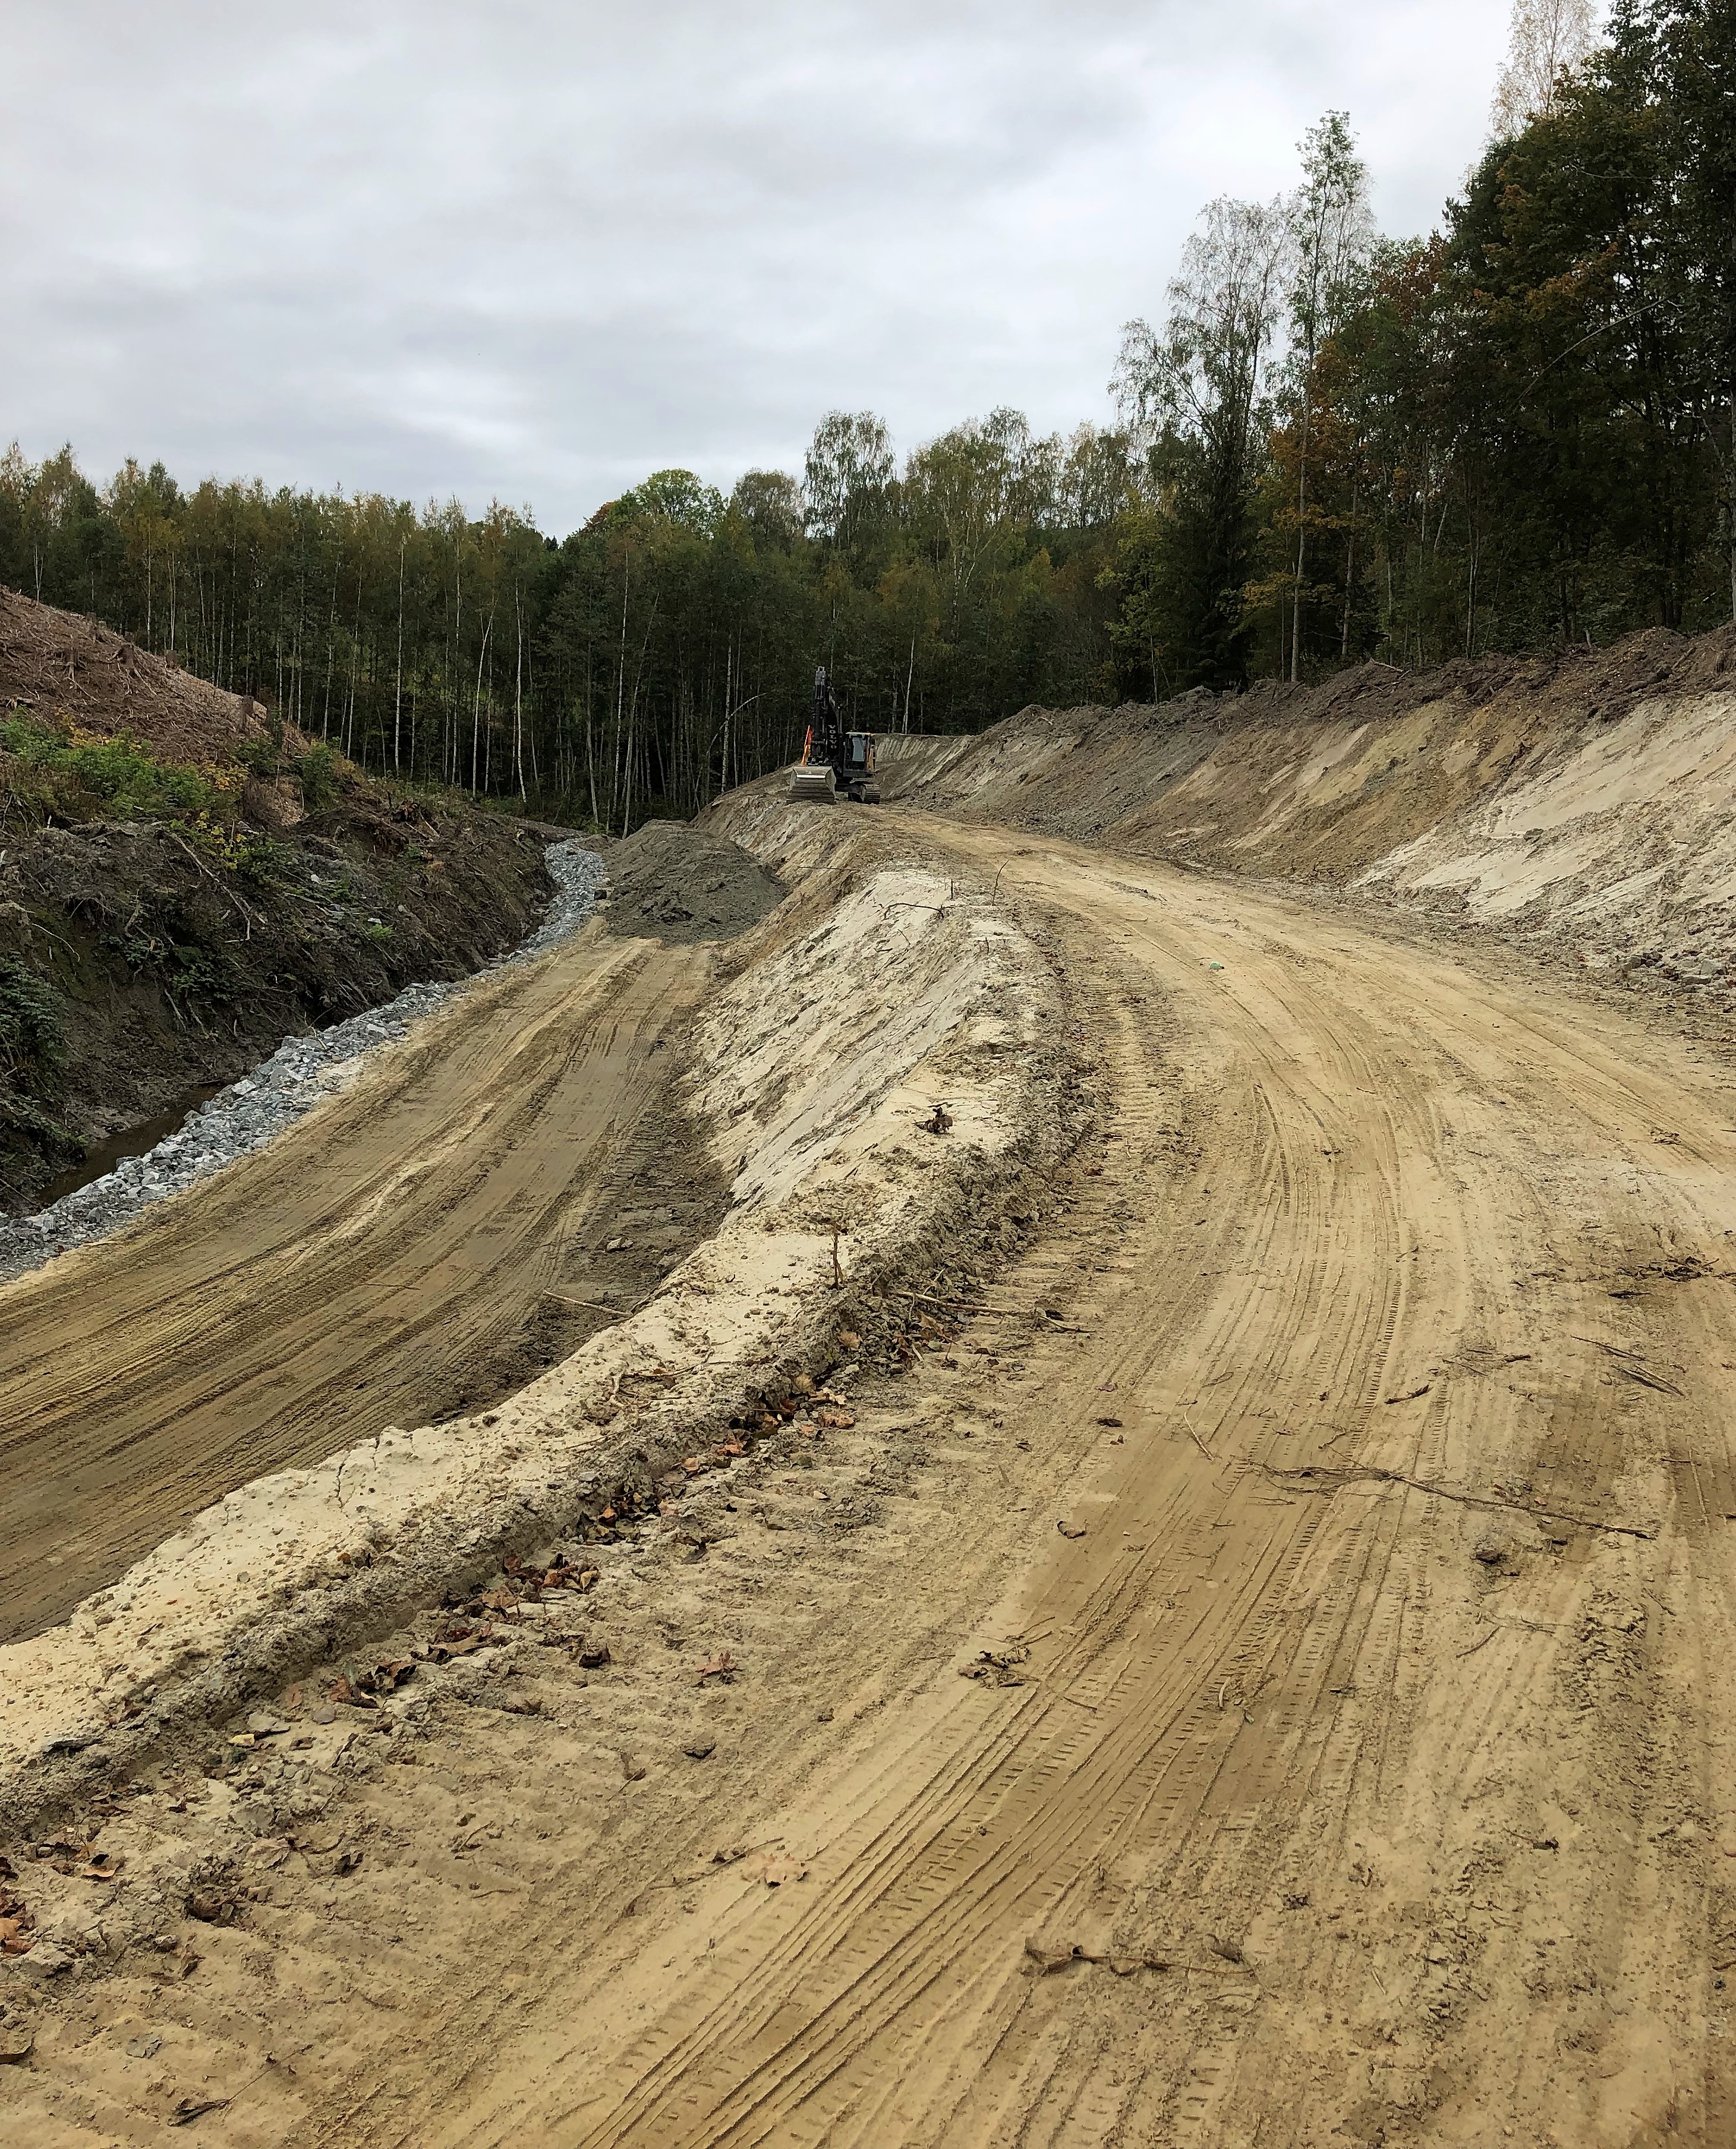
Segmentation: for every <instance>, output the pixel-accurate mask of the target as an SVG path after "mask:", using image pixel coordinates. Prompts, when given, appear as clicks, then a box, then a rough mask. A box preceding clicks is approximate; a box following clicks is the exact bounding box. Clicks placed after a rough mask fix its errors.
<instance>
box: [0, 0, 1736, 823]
mask: <svg viewBox="0 0 1736 2149" xmlns="http://www.w3.org/2000/svg"><path fill="white" fill-rule="evenodd" d="M1110 388H1111V393H1112V395H1113V398H1114V400H1115V408H1116V412H1117V417H1118V421H1119V422H1118V423H1116V424H1115V425H1110V426H1094V425H1081V426H1079V428H1078V429H1077V430H1075V431H1074V433H1072V434H1071V435H1069V436H1066V437H1062V436H1059V435H1047V436H1044V435H1039V434H1037V433H1036V432H1034V430H1033V429H1032V427H1031V426H1030V425H1029V423H1028V422H1027V420H1025V419H1024V417H1023V416H1021V415H1019V413H1018V412H1016V411H1012V410H996V411H994V412H992V413H991V414H990V415H989V416H988V417H987V418H984V419H981V420H971V421H969V422H967V423H965V424H962V425H957V426H955V427H954V428H953V429H952V430H949V431H948V432H946V433H944V434H943V435H941V436H940V437H939V438H938V439H937V440H932V441H929V442H928V443H927V444H925V445H922V446H920V447H918V448H917V449H915V450H913V451H912V452H911V453H909V454H908V455H906V456H905V457H904V458H903V460H902V461H900V460H899V458H898V455H896V454H895V452H894V450H893V444H892V442H891V440H890V439H889V437H888V431H887V428H886V426H885V425H884V424H883V421H882V420H880V419H878V417H876V416H875V415H873V414H872V413H866V412H858V413H844V412H833V413H831V414H830V415H828V416H827V417H826V418H825V419H823V420H822V422H821V423H820V425H818V428H817V430H816V431H815V434H814V435H813V441H812V443H811V445H810V446H809V448H808V452H807V455H806V457H805V459H804V462H803V469H802V471H801V472H800V473H799V474H796V473H793V472H784V471H749V472H748V473H747V474H746V475H745V476H743V477H742V479H741V480H740V481H739V482H738V483H737V485H736V486H735V487H734V488H733V490H732V491H731V492H730V493H729V494H728V495H727V496H725V495H723V494H722V493H720V492H718V491H716V490H714V489H712V487H710V486H706V485H704V484H702V482H701V481H699V480H698V479H697V478H696V477H695V476H692V473H690V472H687V471H677V470H671V471H660V472H657V473H656V474H655V475H653V476H650V477H648V478H647V480H646V481H644V482H643V483H642V484H641V485H640V486H637V487H635V488H634V489H633V490H632V491H630V492H628V493H626V494H625V495H624V496H622V497H621V499H619V500H616V501H611V502H610V503H609V504H608V505H607V506H606V507H604V508H602V509H601V510H599V511H598V512H597V513H596V515H595V516H592V517H591V520H590V521H589V522H587V523H586V526H584V528H583V529H581V530H579V531H575V532H573V533H572V534H571V535H570V536H567V537H566V538H565V539H564V540H562V541H556V539H555V538H553V537H551V536H545V535H544V534H543V533H542V532H541V531H539V530H538V529H537V528H536V524H535V521H534V520H533V518H532V516H531V514H530V513H529V511H514V510H511V509H508V508H505V507H502V506H500V505H499V504H498V503H496V504H495V505H493V506H491V507H490V509H489V511H487V513H486V515H483V516H481V517H480V518H479V517H476V516H472V515H470V514H468V513H467V512H466V511H465V510H464V509H463V508H462V507H461V506H460V505H459V503H457V502H455V501H452V502H448V503H447V504H446V505H445V506H440V505H438V504H436V503H430V504H429V505H428V506H425V507H424V508H421V509H420V510H419V509H417V508H415V507H414V506H411V505H410V503H408V502H405V501H394V500H390V499H386V498H383V497H380V496H370V495H363V496H346V495H345V494H342V493H337V494H324V495H321V494H315V493H312V492H304V491H294V490H292V489H288V488H284V489H279V490H277V491H270V490H268V489H267V488H266V487H265V486H263V485H261V484H259V483H257V482H254V483H251V484H249V483H240V482H231V483H220V482H219V481H215V480H207V481H204V483H202V484H200V485H199V486H196V487H194V488H193V489H192V490H190V491H189V490H184V489H183V488H182V487H181V486H179V485H178V484H177V483H176V481H174V478H173V477H171V476H170V475H169V472H168V471H165V470H164V467H163V466H161V465H160V464H154V465H153V466H150V467H149V468H148V469H146V468H141V467H140V466H138V465H137V464H136V463H132V462H129V463H128V464H127V465H126V466H125V467H124V468H123V470H122V471H120V472H119V473H118V475H117V476H115V477H114V478H113V480H111V481H109V482H108V484H106V485H104V486H97V485H95V484H93V483H92V482H91V481H89V480H88V478H86V477H85V476H83V473H82V472H81V471H80V470H79V468H78V464H77V462H76V460H75V458H74V457H73V454H72V451H71V450H70V449H67V450H62V451H61V453H60V454H59V455H54V456H51V457H49V458H48V459H47V460H44V461H43V462H42V463H40V464H36V465H33V464H31V463H29V462H28V461H27V460H26V459H25V458H24V457H23V455H20V453H19V452H18V450H17V448H16V447H14V448H13V450H12V451H11V453H10V454H9V455H8V456H7V457H5V458H4V460H0V579H3V580H5V581H8V582H11V583H12V584H13V585H14V586H17V587H18V588H20V589H23V590H24V591H27V592H28V593H29V594H31V595H33V596H39V597H42V598H43V599H44V600H46V601H49V602H53V603H55V604H58V605H62V606H68V607H69V608H73V609H76V610H80V611H89V612H92V613H93V614H95V615H97V616H98V617H101V618H103V619H104V620H105V621H107V622H108V623H109V624H111V625H113V626H114V627H118V628H119V629H121V630H122V631H123V632H127V633H128V634H131V635H133V636H134V637H136V638H137V639H138V640H139V641H140V642H143V643H144V644H145V645H146V646H147V647H151V648H153V649H156V650H159V651H160V652H164V653H166V654H170V655H172V656H173V657H174V659H175V661H177V662H179V663H182V664H184V665H186V666H187V667H189V668H191V669H193V670H194V671H196V672H199V674H201V675H202V676H203V677H208V678H209V679H212V680H214V681H215V682H217V683H218V684H219V685H221V686H224V687H231V688H233V689H234V690H236V691H238V692H249V693H252V694H254V695H255V696H257V697H259V698H261V699H262V700H264V702H267V703H268V704H269V707H271V708H272V709H273V710H274V712H277V713H278V714H279V715H280V716H281V717H284V719H286V720H289V721H291V722H294V723H295V724H296V725H297V726H299V728H300V729H301V730H302V731H303V732H305V733H308V734H309V735H310V736H312V737H316V738H320V739H322V740H325V741H328V742H331V743H333V744H334V745H335V746H336V747H339V748H340V749H341V750H342V751H343V752H345V754H347V755H349V756H350V757H351V758H353V759H355V760H356V761H358V762H361V763H362V764H363V765H364V766H365V767H368V768H369V769H370V770H373V771H375V772H376V773H384V774H389V775H395V776H398V777H400V778H404V779H405V780H413V781H418V782H439V783H447V784H452V785H457V786H460V787H462V788H465V789H467V790H469V791H470V792H472V793H476V794H478V795H488V796H493V797H496V798H501V799H503V800H517V801H520V802H521V803H528V804H531V805H534V806H536V807H537V808H540V810H542V811H544V812H546V813H555V814H558V815H561V816H562V817H563V818H580V819H585V820H590V821H592V822H595V823H596V824H597V825H599V826H602V827H606V828H611V829H615V830H617V831H619V830H622V829H625V828H628V827H631V826H632V825H634V824H636V823H637V822H638V821H640V820H642V819H643V818H646V817H647V815H650V814H655V813H691V812H692V811H693V810H695V809H696V808H697V807H698V806H700V805H702V803H705V801H706V800H707V798H712V797H713V796H715V795H716V794H717V792H718V791H719V790H720V789H722V788H726V787H727V786H728V785H730V784H732V783H737V782H739V781H741V780H742V779H744V778H749V777H752V776H754V775H757V774H759V773H762V772H763V771H765V770H766V769H767V768H770V767H775V766H777V764H778V763H779V762H783V761H786V760H787V759H788V758H790V757H792V755H793V753H794V752H797V751H798V749H799V747H800V742H801V737H802V732H803V725H804V723H805V721H806V716H807V708H808V688H809V682H810V681H811V679H812V676H813V667H814V666H815V665H816V664H817V663H824V664H826V665H827V666H828V668H829V669H830V670H831V671H832V672H833V676H834V678H835V679H836V681H837V682H838V687H839V690H840V694H841V698H842V699H843V704H844V707H845V708H846V710H847V712H848V714H849V716H850V718H851V720H852V721H853V722H856V723H858V724H860V725H863V726H865V727H870V728H873V729H877V730H880V731H894V730H902V729H913V730H924V729H929V730H934V729H946V730H969V729H974V728H978V727H980V726H982V725H983V724H984V723H987V722H992V721H994V719H995V718H997V717H1002V716H1004V715H1007V714H1009V713H1010V712H1012V711H1013V710H1014V709H1016V708H1018V707H1020V706H1022V705H1023V704H1024V703H1026V702H1033V701H1035V702H1047V703H1050V704H1059V705H1064V704H1067V703H1070V702H1080V701H1085V700H1107V701H1113V700H1115V699H1119V698H1121V697H1128V696H1131V697H1138V698H1141V699H1144V698H1153V699H1160V698H1164V697H1167V696H1169V695H1172V694H1174V693H1176V692H1180V691H1183V690H1184V689H1185V688H1188V687H1195V686H1200V685H1204V686H1209V687H1215V688H1220V689H1234V688H1238V687H1243V686H1245V684H1247V683H1248V682H1249V681H1250V679H1252V678H1254V677H1262V676H1268V677H1270V676H1276V677H1281V678H1287V679H1291V680H1296V681H1306V680H1310V679H1313V678H1316V677H1320V676H1321V675H1322V674H1324V673H1325V672H1329V671H1331V670H1332V669H1334V668H1336V667H1340V666H1342V665H1346V664H1350V663H1355V662H1361V661H1362V660H1364V659H1365V658H1366V657H1371V656H1377V657H1382V658H1384V659H1386V661H1388V662H1393V663H1397V664H1406V665H1411V666H1416V667H1429V666H1432V665H1434V664H1437V663H1439V662H1442V661H1444V660H1445V659H1447V658H1448V657H1453V656H1457V655H1466V654H1472V655H1474V654H1477V653H1478V652H1482V651H1486V650H1490V649H1503V650H1517V649H1524V648H1531V647H1542V646H1548V645H1551V644H1559V643H1560V642H1568V641H1582V640H1589V641H1593V642H1601V641H1604V640H1608V639H1610V638H1613V637H1614V636H1616V635H1618V634H1620V633H1622V632H1626V631H1628V629H1630V628H1633V627H1640V626H1646V625H1652V624H1661V625H1664V626H1669V627H1698V626H1703V625H1709V624H1712V623H1713V622H1715V621H1717V620H1718V619H1722V618H1728V617H1736V436H1733V410H1736V0H1617V5H1616V8H1615V11H1614V14H1613V18H1612V21H1611V23H1610V25H1609V28H1608V33H1607V34H1606V35H1605V36H1604V37H1603V38H1602V39H1601V40H1600V39H1598V38H1596V37H1595V36H1594V34H1593V23H1592V18H1591V13H1590V6H1589V0H1517V5H1516V8H1515V10H1514V23H1513V33H1512V49H1511V52H1510V54H1509V58H1508V60H1507V66H1506V68H1504V69H1503V72H1502V78H1501V82H1500V84H1499V86H1498V88H1497V97H1496V102H1495V109H1494V115H1493V120H1492V138H1491V139H1490V141H1489V142H1488V143H1487V145H1486V146H1485V148H1483V150H1482V154H1480V156H1479V158H1478V160H1477V164H1475V166H1474V168H1473V169H1472V171H1471V172H1470V173H1469V174H1468V175H1467V180H1466V183H1465V185H1464V188H1463V189H1462V193H1461V194H1460V195H1459V196H1458V197H1457V199H1454V200H1452V201H1451V202H1449V203H1448V204H1447V209H1446V213H1445V215H1444V218H1443V220H1442V228H1441V229H1439V230H1438V231H1437V232H1436V233H1434V234H1432V235H1431V236H1430V237H1429V238H1428V239H1423V240H1412V241H1406V242H1394V241H1391V240H1389V239H1383V238H1381V235H1380V234H1378V232H1377V231H1376V229H1375V225H1374V222H1373V219H1372V217H1371V213H1370V209H1369V205H1368V185H1367V174H1366V169H1365V167H1364V164H1363V163H1362V160H1361V157H1360V155H1359V154H1358V152H1357V148H1356V140H1355V137H1354V135H1353V133H1352V132H1351V126H1350V123H1349V120H1348V118H1347V117H1346V115H1345V114H1343V113H1337V112H1333V113H1327V114H1326V117H1325V118H1323V119H1322V120H1321V122H1320V123H1319V124H1318V125H1317V126H1316V127H1315V128H1312V129H1311V130H1310V132H1309V133H1308V135H1307V137H1306V139H1305V140H1304V142H1303V143H1301V177H1300V184H1298V185H1297V187H1296V188H1295V189H1293V190H1292V191H1291V192H1290V193H1288V194H1285V195H1282V196H1281V197H1280V198H1279V199H1276V200H1275V201H1271V202H1267V203H1255V202H1245V201H1235V200H1220V201H1215V202H1213V203H1211V204H1209V205H1208V207H1207V208H1206V209H1205V211H1204V212H1203V214H1202V215H1201V218H1200V223H1199V225H1198V228H1197V229H1196V230H1195V234H1194V235H1193V236H1192V238H1191V239H1190V240H1189V242H1188V244H1187V246H1186V248H1185V251H1184V255H1183V259H1182V261H1181V264H1180V268H1179V269H1178V272H1177V274H1176V275H1175V278H1174V279H1172V281H1171V282H1170V285H1169V288H1168V291H1167V293H1166V305H1165V310H1164V312H1163V313H1162V314H1161V315H1160V317H1159V319H1158V320H1156V322H1155V325H1154V324H1152V323H1150V322H1148V321H1144V320H1140V321H1135V322H1133V323H1130V325H1128V327H1127V328H1126V330H1125V331H1124V333H1123V336H1122V341H1121V349H1120V359H1119V361H1118V364H1117V365H1116V368H1115V375H1114V377H1113V380H1112V381H1111V383H1110Z"/></svg>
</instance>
